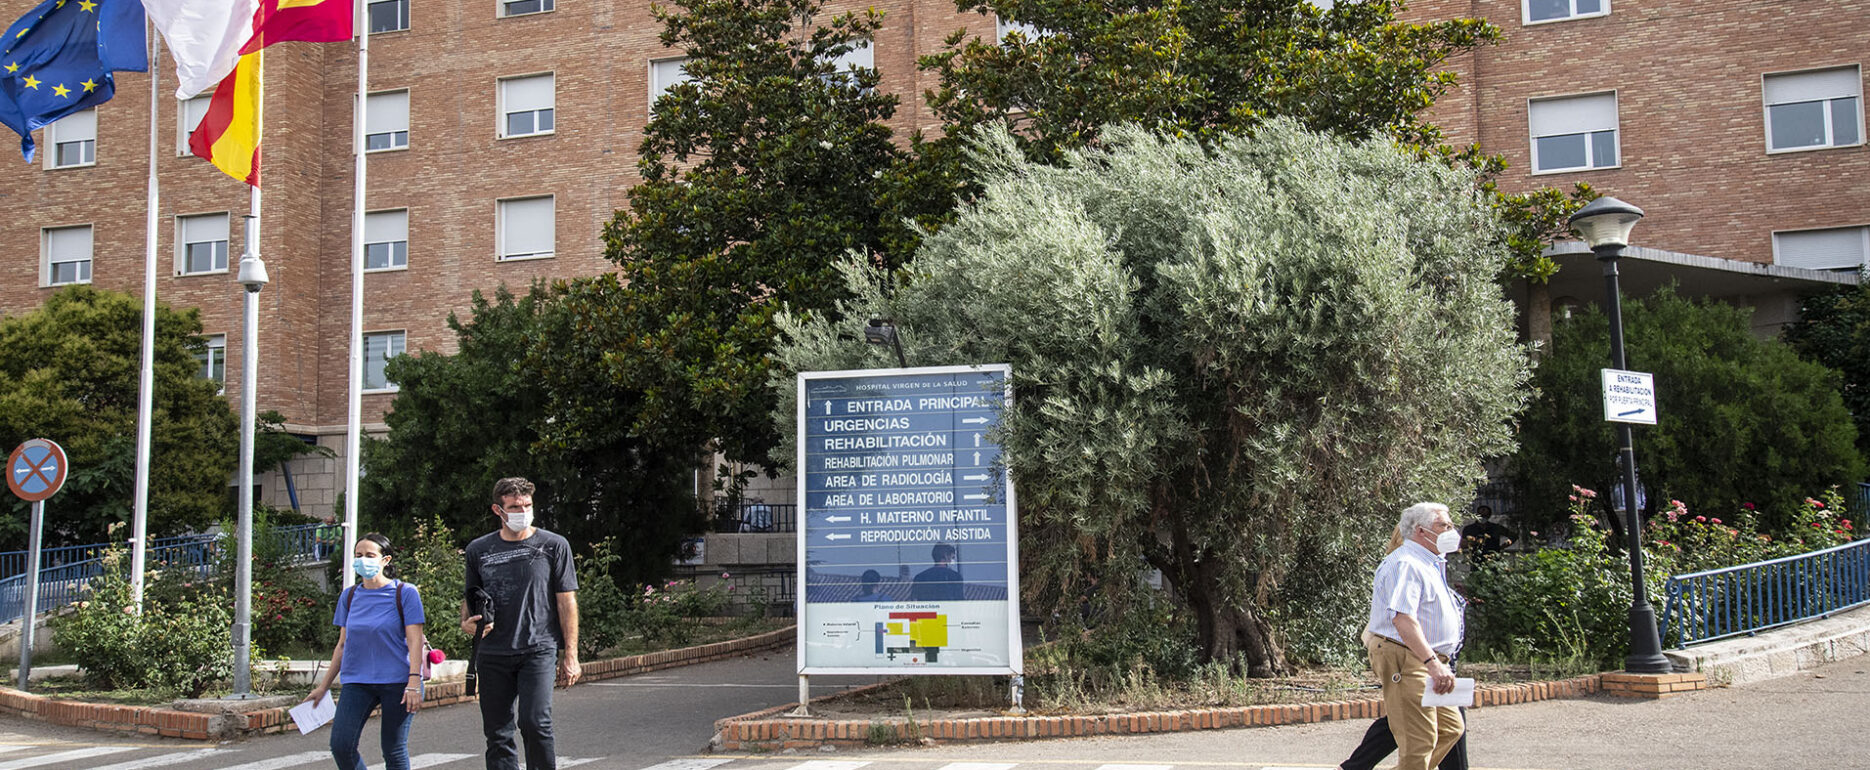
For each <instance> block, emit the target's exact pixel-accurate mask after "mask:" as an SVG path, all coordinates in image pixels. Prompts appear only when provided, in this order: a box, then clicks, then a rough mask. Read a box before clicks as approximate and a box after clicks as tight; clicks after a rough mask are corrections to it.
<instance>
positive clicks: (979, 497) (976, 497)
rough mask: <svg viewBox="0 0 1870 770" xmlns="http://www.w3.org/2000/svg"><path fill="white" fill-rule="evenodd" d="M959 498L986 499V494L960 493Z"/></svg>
mask: <svg viewBox="0 0 1870 770" xmlns="http://www.w3.org/2000/svg"><path fill="white" fill-rule="evenodd" d="M961 499H963V500H985V499H987V496H986V495H962V496H961Z"/></svg>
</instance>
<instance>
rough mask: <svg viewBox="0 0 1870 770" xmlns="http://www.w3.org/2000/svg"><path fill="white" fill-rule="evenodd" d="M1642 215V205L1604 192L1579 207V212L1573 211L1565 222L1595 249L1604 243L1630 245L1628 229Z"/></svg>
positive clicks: (1633, 226) (1634, 225)
mask: <svg viewBox="0 0 1870 770" xmlns="http://www.w3.org/2000/svg"><path fill="white" fill-rule="evenodd" d="M1642 218H1643V210H1642V209H1639V208H1637V207H1635V206H1632V205H1630V204H1628V203H1624V202H1623V201H1620V200H1617V199H1616V198H1612V197H1610V196H1604V197H1602V198H1598V199H1597V200H1594V201H1591V202H1590V203H1588V204H1586V205H1585V207H1584V208H1581V209H1578V213H1576V214H1572V215H1571V219H1570V220H1569V221H1568V222H1567V224H1570V225H1571V229H1573V230H1576V231H1577V232H1578V236H1579V237H1581V238H1583V239H1584V242H1585V243H1588V244H1590V245H1591V248H1592V249H1593V250H1595V249H1597V248H1599V247H1604V246H1628V245H1630V230H1631V229H1632V228H1635V227H1636V220H1638V219H1642Z"/></svg>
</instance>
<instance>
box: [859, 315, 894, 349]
mask: <svg viewBox="0 0 1870 770" xmlns="http://www.w3.org/2000/svg"><path fill="white" fill-rule="evenodd" d="M864 341H865V342H868V343H870V344H872V345H889V344H892V343H894V342H895V341H896V324H895V323H894V322H892V321H890V319H888V318H872V319H870V325H869V326H866V327H864Z"/></svg>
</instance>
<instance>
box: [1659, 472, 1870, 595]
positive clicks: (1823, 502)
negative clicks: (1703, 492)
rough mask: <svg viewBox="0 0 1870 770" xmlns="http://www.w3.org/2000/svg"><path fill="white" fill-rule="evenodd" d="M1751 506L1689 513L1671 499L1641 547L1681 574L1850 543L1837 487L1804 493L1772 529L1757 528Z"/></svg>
mask: <svg viewBox="0 0 1870 770" xmlns="http://www.w3.org/2000/svg"><path fill="white" fill-rule="evenodd" d="M1751 506H1752V504H1751V503H1747V504H1745V505H1743V506H1742V507H1741V508H1740V509H1739V510H1736V511H1734V512H1732V513H1730V514H1727V516H1726V517H1725V518H1723V517H1721V516H1710V515H1706V514H1693V513H1691V512H1690V511H1689V510H1688V506H1687V505H1686V504H1685V503H1683V502H1682V501H1680V500H1671V501H1669V504H1668V507H1667V508H1665V509H1664V510H1663V511H1661V512H1660V513H1659V514H1658V515H1657V516H1656V517H1655V518H1654V519H1651V520H1650V522H1649V524H1648V525H1647V526H1646V527H1645V528H1644V540H1645V543H1646V545H1645V548H1647V549H1648V550H1649V551H1650V552H1653V553H1655V554H1657V557H1656V564H1657V566H1656V569H1657V570H1660V571H1663V572H1664V573H1665V574H1675V575H1681V574H1687V573H1690V572H1700V571H1703V570H1710V569H1720V568H1723V567H1733V566H1738V565H1741V564H1750V563H1753V562H1759V561H1766V560H1768V559H1778V558H1782V557H1786V556H1797V555H1798V554H1802V553H1809V552H1812V551H1818V550H1823V549H1825V548H1831V547H1833V546H1839V545H1843V544H1845V543H1848V542H1850V541H1851V539H1852V537H1854V535H1855V532H1856V524H1855V523H1854V522H1852V521H1851V519H1850V512H1849V511H1848V510H1846V509H1845V507H1844V498H1843V496H1842V495H1840V494H1838V490H1837V489H1836V488H1835V487H1834V488H1832V489H1828V490H1825V492H1824V493H1822V494H1820V495H1819V497H1817V498H1812V497H1807V498H1805V499H1804V501H1803V502H1801V503H1799V504H1798V505H1797V506H1796V507H1795V508H1794V509H1793V514H1792V517H1793V518H1792V521H1791V522H1790V523H1789V525H1788V526H1787V527H1786V528H1785V529H1783V530H1780V531H1776V532H1762V531H1760V530H1759V528H1758V526H1757V523H1756V522H1757V520H1756V518H1755V516H1754V515H1753V514H1754V511H1753V508H1752V507H1751Z"/></svg>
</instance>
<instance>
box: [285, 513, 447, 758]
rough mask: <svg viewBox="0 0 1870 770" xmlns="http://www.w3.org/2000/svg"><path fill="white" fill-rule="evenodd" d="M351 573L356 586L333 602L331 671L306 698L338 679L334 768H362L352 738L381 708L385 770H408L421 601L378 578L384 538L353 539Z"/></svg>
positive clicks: (416, 705) (418, 701)
mask: <svg viewBox="0 0 1870 770" xmlns="http://www.w3.org/2000/svg"><path fill="white" fill-rule="evenodd" d="M353 555H354V556H355V557H356V558H354V559H352V561H351V569H352V570H353V571H355V572H356V573H357V577H358V583H357V585H355V586H353V587H351V588H350V589H349V590H346V591H345V592H344V593H343V594H340V595H339V596H338V609H337V613H336V616H335V617H334V618H333V619H332V624H333V625H336V626H337V627H338V646H337V649H335V650H332V652H331V668H329V669H327V670H326V671H325V675H324V677H323V678H322V679H320V680H319V682H318V687H316V688H314V689H313V690H312V694H311V695H310V696H308V697H306V700H308V701H311V702H314V703H316V702H318V701H319V700H320V699H322V698H324V697H325V693H327V692H329V691H330V689H331V680H332V678H333V677H334V676H336V677H341V678H342V679H343V688H342V689H341V690H340V691H339V695H338V713H337V715H336V716H335V717H333V718H332V720H331V758H332V759H334V760H337V763H338V768H339V770H365V767H364V759H363V757H362V756H360V755H359V754H358V753H357V738H358V736H359V735H362V734H363V731H364V720H366V719H368V718H369V717H370V712H371V710H373V709H375V708H376V707H378V706H382V707H383V725H382V726H383V739H382V743H383V763H384V770H409V722H410V718H411V717H413V716H414V715H415V713H416V711H417V710H418V709H420V708H422V655H423V650H422V639H423V636H422V624H423V623H424V621H425V618H424V617H423V614H422V595H421V594H420V593H418V592H417V591H416V588H415V586H412V585H409V584H408V583H404V582H402V581H400V580H390V579H389V578H388V577H386V576H385V575H384V570H385V569H386V568H388V566H389V562H390V539H389V538H387V537H384V536H382V535H379V534H377V533H375V532H372V533H370V534H368V535H364V536H363V538H361V539H359V540H358V541H357V550H356V551H355V552H354V553H353Z"/></svg>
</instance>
